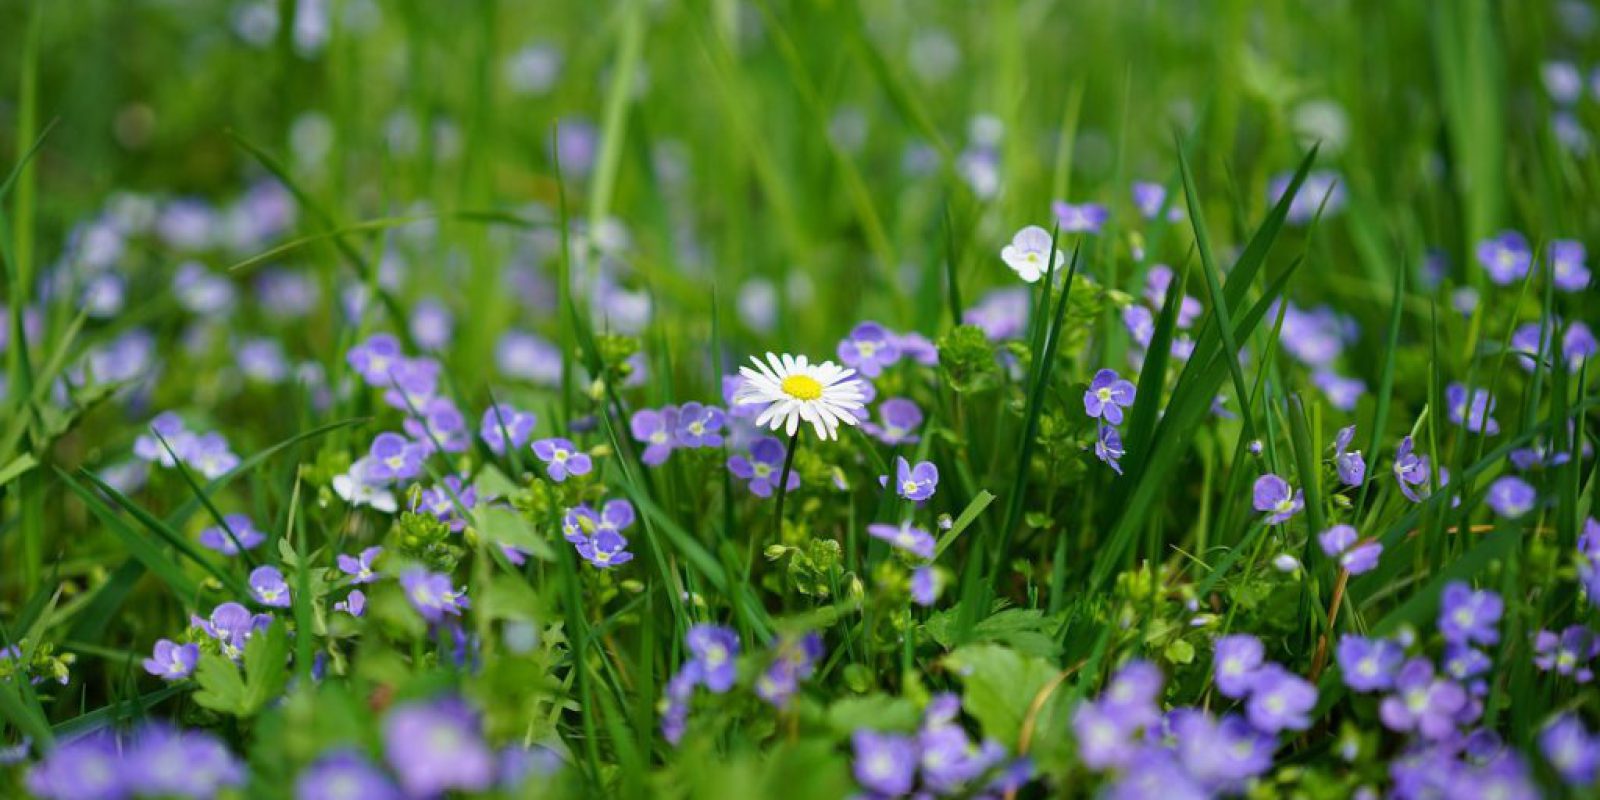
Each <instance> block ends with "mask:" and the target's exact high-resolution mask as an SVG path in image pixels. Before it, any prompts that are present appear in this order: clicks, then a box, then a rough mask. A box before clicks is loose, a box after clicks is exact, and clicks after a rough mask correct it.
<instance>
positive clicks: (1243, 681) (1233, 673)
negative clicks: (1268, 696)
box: [1211, 633, 1266, 700]
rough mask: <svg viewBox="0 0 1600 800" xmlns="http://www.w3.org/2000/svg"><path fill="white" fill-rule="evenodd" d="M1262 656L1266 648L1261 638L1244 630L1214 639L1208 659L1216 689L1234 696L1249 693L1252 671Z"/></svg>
mask: <svg viewBox="0 0 1600 800" xmlns="http://www.w3.org/2000/svg"><path fill="white" fill-rule="evenodd" d="M1265 658H1266V648H1265V647H1263V646H1262V645H1261V640H1260V639H1257V638H1256V637H1254V636H1251V635H1250V634H1248V633H1236V634H1233V635H1231V636H1224V637H1222V638H1220V639H1218V640H1217V643H1216V647H1215V655H1214V656H1213V657H1212V660H1211V663H1212V669H1213V670H1214V671H1215V673H1216V683H1217V691H1219V692H1221V693H1222V695H1223V696H1224V697H1231V698H1233V699H1235V700H1238V699H1240V698H1242V697H1244V696H1245V695H1247V694H1249V693H1250V692H1251V691H1252V690H1253V688H1254V687H1255V685H1256V682H1257V681H1256V677H1257V675H1256V674H1257V673H1258V672H1259V671H1260V670H1261V665H1262V663H1263V662H1264V660H1265Z"/></svg>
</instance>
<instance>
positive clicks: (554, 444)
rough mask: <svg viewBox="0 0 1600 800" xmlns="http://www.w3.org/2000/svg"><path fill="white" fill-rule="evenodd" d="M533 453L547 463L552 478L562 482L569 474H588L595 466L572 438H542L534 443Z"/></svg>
mask: <svg viewBox="0 0 1600 800" xmlns="http://www.w3.org/2000/svg"><path fill="white" fill-rule="evenodd" d="M533 454H534V455H535V456H538V457H539V460H540V461H543V462H544V464H545V471H546V472H548V473H549V475H550V480H553V481H555V482H556V483H561V482H563V481H565V480H566V479H567V476H568V475H588V474H589V470H591V469H593V468H594V462H593V461H591V460H590V459H589V454H588V453H585V452H583V451H582V450H579V449H578V446H577V445H575V444H573V443H572V440H570V439H540V440H538V441H536V442H534V443H533Z"/></svg>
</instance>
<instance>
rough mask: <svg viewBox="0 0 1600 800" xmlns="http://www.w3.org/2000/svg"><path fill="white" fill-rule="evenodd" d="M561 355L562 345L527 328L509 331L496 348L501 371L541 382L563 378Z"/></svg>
mask: <svg viewBox="0 0 1600 800" xmlns="http://www.w3.org/2000/svg"><path fill="white" fill-rule="evenodd" d="M561 359H562V356H561V348H559V347H557V346H555V345H554V344H551V343H550V342H549V341H546V340H545V339H543V338H540V337H539V336H535V335H534V334H531V333H527V332H525V331H515V330H513V331H506V332H505V333H504V334H502V335H501V336H500V341H499V342H498V343H496V344H495V348H494V361H495V366H496V367H498V368H499V369H500V374H502V375H505V376H506V377H508V378H517V379H520V380H525V381H531V382H533V383H536V384H539V385H541V386H555V385H557V384H559V383H560V382H561Z"/></svg>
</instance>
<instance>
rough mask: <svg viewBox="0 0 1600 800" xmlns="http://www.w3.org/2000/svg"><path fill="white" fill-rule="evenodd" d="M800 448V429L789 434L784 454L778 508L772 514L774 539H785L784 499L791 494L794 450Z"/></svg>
mask: <svg viewBox="0 0 1600 800" xmlns="http://www.w3.org/2000/svg"><path fill="white" fill-rule="evenodd" d="M799 449H800V429H799V428H796V429H795V431H794V433H792V434H790V435H789V447H788V448H787V449H786V450H785V451H784V454H783V472H782V473H781V474H779V475H778V508H777V510H776V512H775V513H774V514H773V516H772V531H773V533H774V534H775V535H774V537H773V540H774V541H777V542H782V541H783V500H784V498H786V497H788V496H789V473H790V472H791V471H792V470H793V469H794V451H796V450H799Z"/></svg>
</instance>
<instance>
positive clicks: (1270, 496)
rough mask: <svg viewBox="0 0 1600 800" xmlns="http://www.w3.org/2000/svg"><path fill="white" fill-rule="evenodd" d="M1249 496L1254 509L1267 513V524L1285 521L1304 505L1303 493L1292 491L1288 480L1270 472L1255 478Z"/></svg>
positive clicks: (1298, 511)
mask: <svg viewBox="0 0 1600 800" xmlns="http://www.w3.org/2000/svg"><path fill="white" fill-rule="evenodd" d="M1251 496H1252V502H1253V503H1254V505H1255V509H1256V510H1257V511H1261V512H1263V513H1265V514H1267V524H1268V525H1277V524H1279V523H1282V522H1287V521H1288V520H1289V519H1290V518H1291V517H1293V516H1294V515H1296V514H1298V513H1300V510H1301V509H1303V508H1305V505H1306V503H1305V497H1304V495H1302V494H1301V493H1300V492H1295V491H1292V490H1291V489H1290V487H1289V482H1288V481H1286V480H1284V479H1282V478H1280V477H1278V476H1276V475H1272V474H1267V475H1262V476H1261V477H1259V478H1257V479H1256V483H1255V487H1254V489H1253V490H1252V491H1251Z"/></svg>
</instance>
